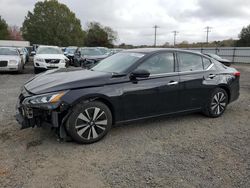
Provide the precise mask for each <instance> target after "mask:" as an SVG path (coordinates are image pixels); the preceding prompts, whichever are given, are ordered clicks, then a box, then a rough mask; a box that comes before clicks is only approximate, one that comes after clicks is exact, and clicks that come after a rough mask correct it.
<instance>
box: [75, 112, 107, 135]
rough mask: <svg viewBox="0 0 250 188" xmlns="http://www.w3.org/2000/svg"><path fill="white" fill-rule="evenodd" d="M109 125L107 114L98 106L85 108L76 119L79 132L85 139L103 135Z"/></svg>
mask: <svg viewBox="0 0 250 188" xmlns="http://www.w3.org/2000/svg"><path fill="white" fill-rule="evenodd" d="M107 125H108V119H107V115H106V114H105V112H104V111H103V110H101V109H100V108H98V107H90V108H87V109H85V110H84V111H83V112H81V113H80V114H79V115H78V117H77V118H76V121H75V129H76V132H77V134H78V135H79V136H80V137H82V138H83V139H85V140H92V139H96V138H98V137H100V136H101V135H103V133H104V132H105V130H106V128H107Z"/></svg>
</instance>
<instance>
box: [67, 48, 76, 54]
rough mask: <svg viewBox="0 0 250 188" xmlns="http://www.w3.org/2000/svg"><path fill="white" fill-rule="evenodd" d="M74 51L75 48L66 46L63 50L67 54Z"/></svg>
mask: <svg viewBox="0 0 250 188" xmlns="http://www.w3.org/2000/svg"><path fill="white" fill-rule="evenodd" d="M75 51H76V48H66V49H65V52H67V53H69V54H73V53H75Z"/></svg>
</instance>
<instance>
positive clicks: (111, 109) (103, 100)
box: [73, 95, 116, 124]
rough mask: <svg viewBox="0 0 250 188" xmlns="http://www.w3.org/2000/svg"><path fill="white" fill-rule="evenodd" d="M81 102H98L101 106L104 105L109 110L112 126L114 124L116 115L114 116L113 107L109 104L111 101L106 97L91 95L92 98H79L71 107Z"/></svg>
mask: <svg viewBox="0 0 250 188" xmlns="http://www.w3.org/2000/svg"><path fill="white" fill-rule="evenodd" d="M81 101H86V102H91V101H99V102H102V103H103V104H105V105H106V106H107V107H108V108H109V110H110V112H111V115H112V124H114V123H115V119H116V114H115V109H114V105H113V104H112V103H111V101H110V100H109V99H108V97H107V96H105V95H92V96H85V97H81V98H79V99H78V100H76V101H75V102H74V103H73V106H75V105H76V104H78V103H79V102H81Z"/></svg>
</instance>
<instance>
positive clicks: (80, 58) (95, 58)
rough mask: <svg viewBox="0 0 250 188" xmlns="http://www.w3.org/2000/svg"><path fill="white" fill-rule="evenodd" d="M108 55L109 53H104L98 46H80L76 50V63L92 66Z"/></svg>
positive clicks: (85, 66)
mask: <svg viewBox="0 0 250 188" xmlns="http://www.w3.org/2000/svg"><path fill="white" fill-rule="evenodd" d="M106 57H108V55H107V54H104V53H103V52H102V51H101V50H100V49H99V48H97V47H80V48H77V50H76V53H75V56H74V65H75V66H81V67H83V68H90V67H93V66H94V65H96V64H97V63H98V62H99V61H100V60H102V59H104V58H106Z"/></svg>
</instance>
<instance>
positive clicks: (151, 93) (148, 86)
mask: <svg viewBox="0 0 250 188" xmlns="http://www.w3.org/2000/svg"><path fill="white" fill-rule="evenodd" d="M136 69H138V70H147V71H149V73H150V76H149V77H148V78H143V79H137V80H136V81H131V82H129V83H125V85H124V90H123V92H124V94H123V97H122V100H123V106H124V118H125V119H126V120H129V119H138V118H142V117H148V116H155V115H161V114H166V113H170V112H175V111H177V110H178V109H179V106H178V105H179V84H178V83H179V76H178V73H177V72H175V70H176V69H175V54H174V53H173V52H162V53H158V54H155V55H153V56H151V57H149V58H148V59H146V60H145V61H144V62H142V63H141V64H140V65H139V66H138V67H137V68H136ZM136 69H135V70H136Z"/></svg>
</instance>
